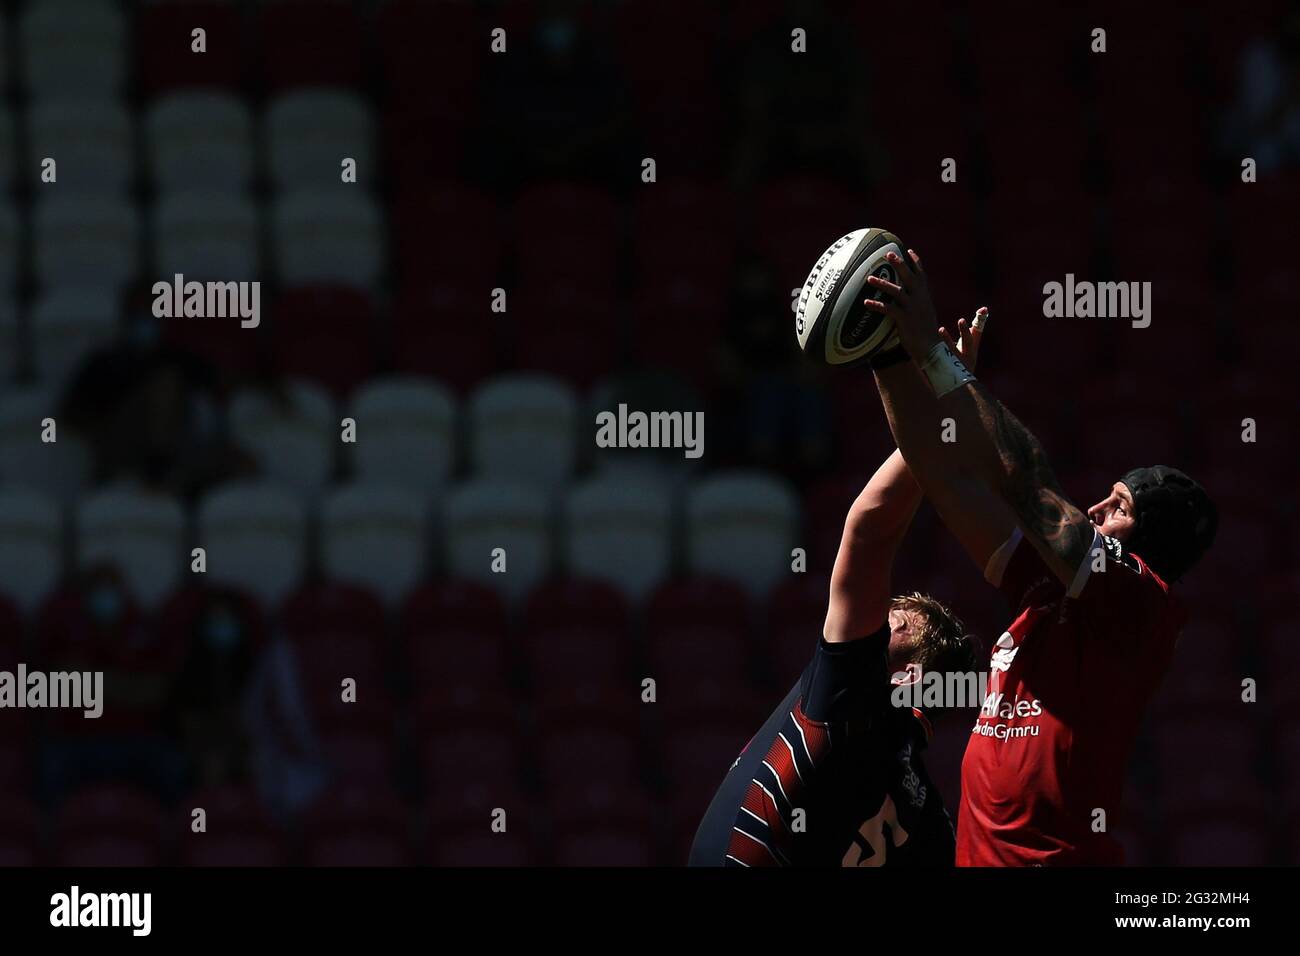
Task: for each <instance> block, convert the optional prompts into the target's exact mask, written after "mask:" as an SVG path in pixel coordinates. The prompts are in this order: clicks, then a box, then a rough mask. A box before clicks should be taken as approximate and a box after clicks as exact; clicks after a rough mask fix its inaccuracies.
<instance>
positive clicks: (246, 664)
mask: <svg viewBox="0 0 1300 956" xmlns="http://www.w3.org/2000/svg"><path fill="white" fill-rule="evenodd" d="M199 602H200V603H199V605H198V607H197V608H196V609H195V610H194V612H193V613H192V614H190V615H187V616H188V618H189V628H190V630H189V633H188V634H187V635H186V636H187V639H188V646H189V651H188V654H187V656H186V659H185V663H184V666H183V667H182V669H181V672H180V676H179V678H178V679H177V682H176V687H175V693H174V695H173V698H172V705H171V710H172V714H173V721H174V724H175V727H176V730H177V733H178V735H179V737H180V739H181V740H182V741H183V743H184V747H185V751H186V753H187V755H188V757H189V760H190V762H191V764H192V768H193V771H194V774H195V776H196V778H197V779H196V780H195V781H194V782H195V783H196V784H197V785H198V786H201V787H219V786H222V785H227V784H235V785H239V784H243V783H246V782H248V781H249V780H251V781H252V782H253V783H254V784H255V785H256V787H257V790H258V792H259V793H260V794H261V796H262V799H263V800H264V802H265V803H266V805H267V807H268V808H269V809H270V810H272V811H273V812H275V813H290V814H292V813H293V812H295V811H297V810H298V809H300V808H302V807H303V806H305V805H306V804H308V803H310V801H311V800H312V799H313V798H314V797H315V796H316V794H317V793H318V792H319V791H320V789H321V787H322V786H323V785H324V782H325V770H324V760H323V757H322V754H321V749H320V743H319V741H318V740H317V739H316V736H315V733H314V731H313V728H312V724H311V720H310V717H309V716H308V712H307V707H306V704H305V701H304V697H303V692H302V686H301V682H300V679H299V672H298V664H297V661H296V659H295V656H294V653H293V650H292V648H290V646H289V645H288V643H287V642H286V641H284V640H282V639H280V638H278V637H274V638H271V639H269V640H268V639H266V637H265V636H264V635H262V634H261V633H259V630H260V625H259V623H258V617H257V615H256V613H255V612H254V610H253V609H252V607H251V605H250V604H249V603H248V602H247V600H246V599H244V598H242V597H240V596H238V595H236V594H234V593H233V592H228V591H214V592H211V593H205V594H204V595H202V596H201V598H200V599H199Z"/></svg>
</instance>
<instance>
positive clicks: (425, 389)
mask: <svg viewBox="0 0 1300 956" xmlns="http://www.w3.org/2000/svg"><path fill="white" fill-rule="evenodd" d="M348 415H349V416H350V417H352V418H353V419H355V420H356V423H357V441H356V444H354V445H348V446H346V450H347V451H348V452H349V454H350V455H351V458H352V464H353V467H354V468H355V470H356V474H357V477H358V479H360V480H363V481H366V482H371V483H375V482H385V483H390V484H396V485H403V486H406V487H409V488H412V489H414V490H416V491H418V492H420V493H422V494H429V493H430V492H432V491H435V490H437V489H438V488H439V487H441V486H442V485H444V484H445V483H446V481H447V479H448V477H450V475H451V472H452V469H453V468H454V467H455V461H456V403H455V399H453V397H452V394H451V392H450V391H449V390H448V389H446V388H444V387H443V386H441V385H439V384H437V383H436V382H434V381H433V380H432V379H425V378H416V377H401V378H389V379H381V380H379V381H375V382H371V383H369V384H367V385H364V386H362V387H361V388H360V389H359V390H358V391H357V393H356V395H354V396H353V398H352V403H351V407H350V409H349V411H348Z"/></svg>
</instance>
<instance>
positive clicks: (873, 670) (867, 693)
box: [801, 623, 890, 724]
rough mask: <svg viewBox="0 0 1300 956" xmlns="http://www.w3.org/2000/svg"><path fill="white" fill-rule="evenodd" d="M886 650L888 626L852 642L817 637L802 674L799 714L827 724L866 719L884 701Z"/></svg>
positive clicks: (887, 678)
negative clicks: (831, 640)
mask: <svg viewBox="0 0 1300 956" xmlns="http://www.w3.org/2000/svg"><path fill="white" fill-rule="evenodd" d="M888 650H889V624H888V623H885V624H884V625H882V626H881V628H880V630H878V631H876V632H875V633H874V634H870V635H868V636H867V637H863V638H860V639H858V640H856V641H844V642H841V643H835V644H832V643H829V642H827V641H826V640H824V639H821V638H819V639H818V641H817V649H816V650H815V651H814V652H813V659H812V661H811V663H809V665H808V667H807V668H806V669H805V670H804V673H803V689H802V694H801V699H802V706H803V712H804V713H805V714H807V715H808V717H809V718H810V719H811V720H815V721H818V722H819V723H827V724H844V723H846V722H848V721H850V720H863V719H869V718H870V717H871V716H872V715H873V714H875V713H877V712H878V711H879V708H880V707H881V706H882V704H883V703H885V702H887V700H888V696H889V691H890V683H889V664H888Z"/></svg>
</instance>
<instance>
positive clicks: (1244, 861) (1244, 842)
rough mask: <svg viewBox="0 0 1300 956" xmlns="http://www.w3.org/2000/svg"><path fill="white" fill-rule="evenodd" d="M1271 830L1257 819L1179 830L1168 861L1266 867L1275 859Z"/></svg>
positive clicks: (1217, 822) (1175, 863)
mask: <svg viewBox="0 0 1300 956" xmlns="http://www.w3.org/2000/svg"><path fill="white" fill-rule="evenodd" d="M1272 844H1273V841H1272V839H1271V837H1270V835H1269V833H1268V830H1267V829H1266V828H1265V827H1263V826H1262V825H1260V824H1259V823H1257V822H1254V821H1232V820H1220V821H1215V822H1205V823H1198V824H1194V825H1191V826H1188V827H1185V828H1183V829H1180V830H1179V831H1178V832H1177V833H1176V834H1175V835H1174V838H1173V845H1172V846H1171V847H1170V850H1169V859H1168V862H1169V863H1170V864H1172V865H1174V866H1267V865H1269V864H1270V863H1271V862H1272V860H1273V846H1272Z"/></svg>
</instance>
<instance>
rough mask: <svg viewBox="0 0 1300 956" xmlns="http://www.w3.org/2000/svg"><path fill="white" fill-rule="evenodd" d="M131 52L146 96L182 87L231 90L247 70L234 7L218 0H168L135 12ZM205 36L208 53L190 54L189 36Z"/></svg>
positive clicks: (241, 22) (244, 43)
mask: <svg viewBox="0 0 1300 956" xmlns="http://www.w3.org/2000/svg"><path fill="white" fill-rule="evenodd" d="M136 16H137V19H136V28H137V37H136V44H135V49H136V51H137V54H138V56H139V58H140V59H139V61H138V62H139V64H140V83H141V86H142V88H143V89H144V90H145V91H146V92H147V93H149V94H150V95H158V94H161V93H165V92H167V91H169V90H174V89H180V88H183V87H198V86H215V87H227V88H234V87H238V86H241V85H243V84H244V82H245V79H246V75H247V69H248V49H247V46H248V44H247V39H246V38H247V37H248V36H249V35H250V34H249V31H248V30H247V29H246V28H245V26H244V17H243V13H242V12H241V10H240V7H239V5H238V4H235V3H230V2H223V0H184V2H179V0H170V2H163V3H150V4H146V5H144V6H142V7H141V8H140V10H139V12H138V13H137V15H136ZM199 27H201V28H202V29H204V30H205V31H207V52H206V53H203V54H202V55H196V54H195V53H194V52H193V49H192V44H193V42H194V40H193V37H192V35H191V34H192V31H193V30H195V29H196V28H199Z"/></svg>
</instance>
